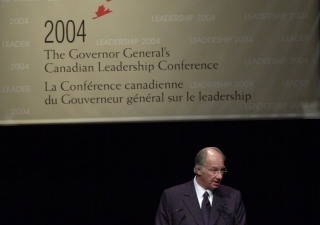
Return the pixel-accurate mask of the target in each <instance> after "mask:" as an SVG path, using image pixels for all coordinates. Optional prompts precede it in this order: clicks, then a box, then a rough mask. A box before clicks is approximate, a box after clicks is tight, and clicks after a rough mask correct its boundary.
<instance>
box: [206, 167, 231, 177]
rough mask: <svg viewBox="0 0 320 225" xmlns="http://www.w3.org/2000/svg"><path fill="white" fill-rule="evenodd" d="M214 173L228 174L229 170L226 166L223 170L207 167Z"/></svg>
mask: <svg viewBox="0 0 320 225" xmlns="http://www.w3.org/2000/svg"><path fill="white" fill-rule="evenodd" d="M207 170H208V171H209V172H210V173H211V174H212V175H218V173H220V174H221V175H222V176H223V175H224V174H226V173H227V172H228V171H227V169H226V168H223V169H221V170H219V169H207Z"/></svg>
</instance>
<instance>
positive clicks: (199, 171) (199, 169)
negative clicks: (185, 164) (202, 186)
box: [196, 166, 202, 176]
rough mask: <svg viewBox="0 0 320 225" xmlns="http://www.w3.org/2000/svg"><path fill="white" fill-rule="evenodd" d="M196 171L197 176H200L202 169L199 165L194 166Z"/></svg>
mask: <svg viewBox="0 0 320 225" xmlns="http://www.w3.org/2000/svg"><path fill="white" fill-rule="evenodd" d="M196 172H197V175H198V176H201V174H202V171H201V168H200V167H198V166H197V167H196Z"/></svg>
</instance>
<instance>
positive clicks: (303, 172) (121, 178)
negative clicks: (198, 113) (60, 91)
mask: <svg viewBox="0 0 320 225" xmlns="http://www.w3.org/2000/svg"><path fill="white" fill-rule="evenodd" d="M319 125H320V120H250V121H202V122H159V123H115V124H74V125H34V126H8V127H0V130H1V142H2V144H1V146H2V148H3V149H2V150H1V161H2V163H1V165H2V169H1V170H2V171H1V173H2V177H3V178H4V179H2V182H1V186H2V188H1V189H2V195H3V201H2V202H3V203H4V211H3V212H4V214H5V215H6V216H4V217H2V219H1V224H32V225H33V224H110V225H113V224H141V225H144V224H145V225H152V224H153V223H154V218H155V214H156V210H157V207H158V203H159V200H160V196H161V194H162V191H163V190H164V189H165V188H168V187H171V186H174V185H177V184H180V183H184V182H187V181H189V180H191V179H193V176H194V175H193V172H192V170H193V164H194V157H195V155H196V153H197V152H198V151H199V150H200V149H202V148H203V147H206V146H216V147H219V148H220V149H221V150H222V151H224V153H225V155H226V156H227V161H226V165H227V168H228V171H229V172H228V174H227V175H226V176H225V178H224V180H223V183H224V184H226V185H229V186H232V187H234V188H236V189H239V190H240V191H241V192H242V195H243V200H244V204H245V207H246V211H247V219H248V224H250V225H252V224H253V225H270V224H272V225H278V224H279V225H292V224H308V225H310V224H320V207H319V204H320V203H319V191H320V190H319V187H320V185H319V184H318V183H319V179H320V176H319V175H320V170H319V163H320V161H319V158H320V157H319V155H320V154H319V149H320V148H319V147H320V143H319V142H320V126H319Z"/></svg>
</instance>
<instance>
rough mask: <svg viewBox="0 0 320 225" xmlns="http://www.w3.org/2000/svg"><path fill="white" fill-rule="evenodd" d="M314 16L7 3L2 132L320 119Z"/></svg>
mask: <svg viewBox="0 0 320 225" xmlns="http://www.w3.org/2000/svg"><path fill="white" fill-rule="evenodd" d="M318 10H319V2H318V1H317V0H309V1H305V0H298V1H294V2H292V1H289V0H283V1H277V0H271V1H267V2H265V1H257V0H238V1H235V0H213V1H207V0H189V1H185V0H175V1H172V0H171V1H167V0H164V1H150V0H131V1H125V0H90V1H89V0H77V1H76V0H68V1H66V0H1V2H0V18H1V22H0V23H1V25H0V28H1V29H0V30H1V32H0V40H1V52H0V54H1V62H0V75H1V76H0V84H1V89H2V90H1V91H0V101H1V102H0V104H1V108H0V124H3V125H4V124H33V123H73V122H75V123H82V122H119V121H170V120H207V119H250V118H320V110H319V109H320V106H319V100H320V86H319V14H318Z"/></svg>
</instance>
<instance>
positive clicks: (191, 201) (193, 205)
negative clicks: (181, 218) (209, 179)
mask: <svg viewBox="0 0 320 225" xmlns="http://www.w3.org/2000/svg"><path fill="white" fill-rule="evenodd" d="M183 202H184V204H185V205H186V207H187V209H188V210H189V212H190V214H191V215H192V216H193V218H194V220H195V221H196V223H197V224H199V225H200V224H204V221H203V218H202V213H201V209H200V206H199V201H198V198H197V194H196V190H195V188H194V184H193V180H192V181H191V182H189V183H188V185H187V187H186V189H185V192H184V198H183Z"/></svg>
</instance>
